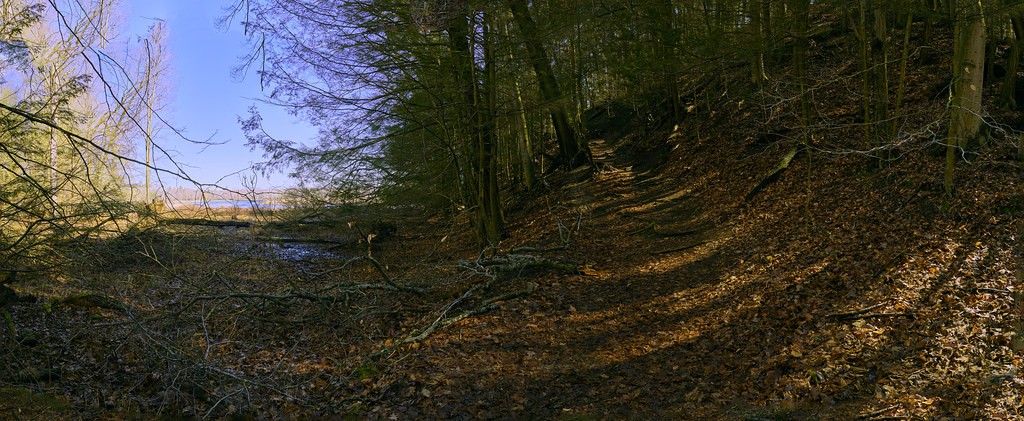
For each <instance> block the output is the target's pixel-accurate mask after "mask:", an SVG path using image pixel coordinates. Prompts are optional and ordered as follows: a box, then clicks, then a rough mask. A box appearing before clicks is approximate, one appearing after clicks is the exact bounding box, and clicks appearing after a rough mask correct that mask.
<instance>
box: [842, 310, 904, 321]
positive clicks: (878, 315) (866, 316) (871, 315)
mask: <svg viewBox="0 0 1024 421" xmlns="http://www.w3.org/2000/svg"><path fill="white" fill-rule="evenodd" d="M883 317H908V318H911V319H916V318H917V315H916V314H914V313H907V312H904V313H868V314H861V315H857V316H849V317H844V318H841V319H837V320H843V321H850V320H861V319H880V318H883Z"/></svg>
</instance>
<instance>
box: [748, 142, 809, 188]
mask: <svg viewBox="0 0 1024 421" xmlns="http://www.w3.org/2000/svg"><path fill="white" fill-rule="evenodd" d="M799 152H800V146H799V145H797V146H793V149H790V150H789V152H788V153H786V155H785V156H783V157H782V159H781V160H780V161H779V165H776V166H775V169H773V170H771V172H769V173H768V175H766V176H764V178H763V179H761V182H760V183H757V185H756V186H754V188H753V189H752V190H750V193H747V196H746V197H744V198H743V201H744V202H749V201H750V199H753V198H754V195H755V194H757V192H759V191H761V189H763V188H765V187H767V186H768V185H769V184H771V183H772V182H773V181H775V180H777V179H778V178H779V176H780V175H782V172H783V171H785V170H786V168H789V163H790V162H792V161H793V158H794V157H796V154H797V153H799Z"/></svg>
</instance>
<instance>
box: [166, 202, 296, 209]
mask: <svg viewBox="0 0 1024 421" xmlns="http://www.w3.org/2000/svg"><path fill="white" fill-rule="evenodd" d="M185 203H186V204H189V205H193V206H203V205H204V203H203V202H202V201H198V200H196V201H191V202H185ZM254 203H255V205H256V207H259V208H260V209H283V208H284V205H270V204H265V203H263V201H262V200H257V201H256V202H251V201H248V200H210V201H207V202H206V203H205V205H206V206H209V207H211V208H239V209H251V208H252V207H253V204H254Z"/></svg>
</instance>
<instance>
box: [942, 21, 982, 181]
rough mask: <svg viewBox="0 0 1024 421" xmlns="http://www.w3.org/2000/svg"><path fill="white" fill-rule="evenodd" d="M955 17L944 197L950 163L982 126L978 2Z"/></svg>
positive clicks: (951, 174) (950, 171) (950, 174)
mask: <svg viewBox="0 0 1024 421" xmlns="http://www.w3.org/2000/svg"><path fill="white" fill-rule="evenodd" d="M969 6H970V7H969V8H968V11H967V13H966V14H965V15H964V16H958V19H957V26H958V27H959V29H960V30H959V31H958V32H959V34H958V37H957V40H956V43H957V47H956V54H955V60H954V61H953V62H954V64H955V65H954V92H953V97H952V99H951V101H950V106H951V107H952V110H951V114H952V117H951V119H950V123H949V137H948V139H947V140H946V171H945V177H944V181H945V187H946V196H952V195H953V182H954V180H953V163H954V161H955V160H956V155H957V154H958V152H959V151H962V150H964V149H965V148H966V147H967V143H968V141H970V139H971V138H972V137H974V136H975V135H976V134H977V133H978V130H979V128H980V127H981V117H980V113H981V93H982V88H983V87H984V76H985V18H984V16H983V14H982V8H981V3H980V2H976V3H969Z"/></svg>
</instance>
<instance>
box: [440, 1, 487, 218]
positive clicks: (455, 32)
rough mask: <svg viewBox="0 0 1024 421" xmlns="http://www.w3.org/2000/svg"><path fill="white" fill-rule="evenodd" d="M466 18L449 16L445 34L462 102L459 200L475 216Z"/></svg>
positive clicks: (473, 117) (470, 60)
mask: <svg viewBox="0 0 1024 421" xmlns="http://www.w3.org/2000/svg"><path fill="white" fill-rule="evenodd" d="M467 18H468V17H467V16H465V15H463V16H458V17H456V18H454V19H452V21H451V23H450V24H449V25H448V28H447V29H446V32H447V33H448V47H449V49H450V53H451V56H452V65H453V67H454V70H455V71H454V78H455V86H456V89H457V90H458V92H459V98H460V99H461V101H462V104H459V106H457V107H456V108H455V110H456V112H457V113H458V115H459V117H460V118H459V120H460V122H461V124H460V125H459V126H461V128H462V130H461V131H462V133H461V136H460V134H456V136H458V137H461V140H462V141H461V142H460V143H461V149H462V151H463V152H462V157H461V159H462V161H463V164H462V174H461V181H462V182H461V184H462V185H463V188H462V191H463V196H462V200H463V204H464V205H465V206H466V209H470V210H472V211H473V212H474V215H475V211H476V207H477V206H479V205H480V203H479V200H478V199H479V198H478V194H477V187H476V186H477V183H478V181H477V177H478V175H479V168H478V165H479V162H478V159H477V155H476V146H475V145H476V142H475V141H474V140H475V139H476V138H477V136H479V134H478V132H479V127H477V124H476V123H477V116H476V113H477V109H476V95H475V90H476V88H475V85H476V81H475V80H474V78H473V58H472V56H471V55H470V54H471V51H470V48H469V34H470V33H469V25H468V23H467V20H468V19H467ZM473 224H474V228H476V232H478V233H479V232H480V230H479V226H480V223H479V221H477V220H476V218H474V221H473Z"/></svg>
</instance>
